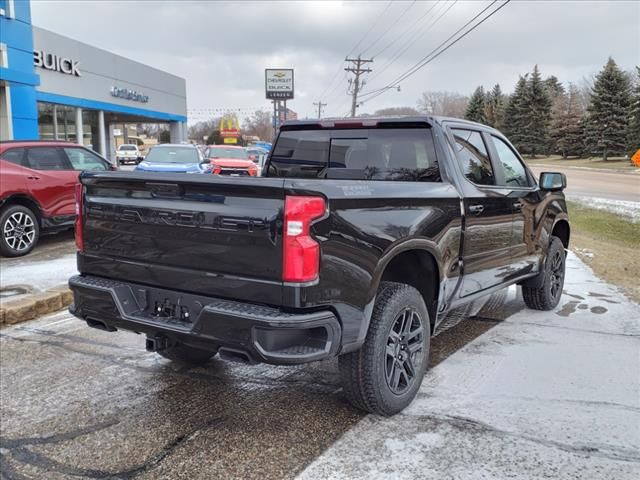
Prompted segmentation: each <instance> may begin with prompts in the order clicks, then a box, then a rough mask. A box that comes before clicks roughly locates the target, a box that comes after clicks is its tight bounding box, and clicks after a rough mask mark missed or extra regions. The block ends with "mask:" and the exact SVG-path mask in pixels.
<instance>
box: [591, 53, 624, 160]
mask: <svg viewBox="0 0 640 480" xmlns="http://www.w3.org/2000/svg"><path fill="white" fill-rule="evenodd" d="M630 106H631V84H630V81H629V78H628V77H627V75H625V73H624V72H623V71H622V70H620V69H619V68H618V66H617V65H616V62H615V61H614V60H613V58H611V57H609V60H608V61H607V64H606V65H605V66H604V68H603V69H602V71H601V72H600V73H599V74H598V75H597V76H596V81H595V82H594V84H593V89H592V91H591V103H590V104H589V107H588V109H587V112H588V116H587V125H586V128H587V132H586V136H587V142H588V144H589V146H590V148H591V149H592V151H597V152H602V158H603V160H607V158H608V157H609V156H610V155H615V154H622V153H624V151H625V147H626V144H627V140H628V138H627V135H628V130H629V128H628V127H629V120H630V118H629V112H630Z"/></svg>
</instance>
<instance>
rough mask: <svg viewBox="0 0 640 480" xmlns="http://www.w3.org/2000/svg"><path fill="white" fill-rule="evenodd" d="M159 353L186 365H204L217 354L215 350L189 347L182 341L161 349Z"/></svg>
mask: <svg viewBox="0 0 640 480" xmlns="http://www.w3.org/2000/svg"><path fill="white" fill-rule="evenodd" d="M158 353H159V354H160V355H161V356H163V357H164V358H167V359H169V360H172V361H174V362H178V363H183V364H185V365H203V364H205V363H207V362H208V361H209V359H210V358H211V357H213V356H214V355H215V354H216V352H215V351H209V350H200V349H199V348H193V347H189V346H187V345H184V344H182V343H177V344H175V345H171V346H169V347H167V348H165V349H163V350H159V351H158Z"/></svg>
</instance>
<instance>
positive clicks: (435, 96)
mask: <svg viewBox="0 0 640 480" xmlns="http://www.w3.org/2000/svg"><path fill="white" fill-rule="evenodd" d="M468 103H469V97H467V96H465V95H461V94H459V93H456V92H432V91H427V92H423V93H422V97H420V99H419V100H418V110H420V111H421V112H423V113H427V114H429V115H442V116H445V117H458V118H462V117H464V112H465V111H466V109H467V104H468Z"/></svg>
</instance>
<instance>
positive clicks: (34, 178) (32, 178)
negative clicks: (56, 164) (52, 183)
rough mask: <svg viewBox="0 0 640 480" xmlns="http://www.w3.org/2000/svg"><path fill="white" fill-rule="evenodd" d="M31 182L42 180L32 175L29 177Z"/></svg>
mask: <svg viewBox="0 0 640 480" xmlns="http://www.w3.org/2000/svg"><path fill="white" fill-rule="evenodd" d="M27 178H28V179H29V180H40V177H36V176H35V175H30V176H28V177H27Z"/></svg>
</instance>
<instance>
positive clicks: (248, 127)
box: [242, 110, 273, 141]
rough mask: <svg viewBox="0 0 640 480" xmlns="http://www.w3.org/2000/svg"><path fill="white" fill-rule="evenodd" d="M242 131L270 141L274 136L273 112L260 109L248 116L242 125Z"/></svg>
mask: <svg viewBox="0 0 640 480" xmlns="http://www.w3.org/2000/svg"><path fill="white" fill-rule="evenodd" d="M242 133H243V134H244V135H254V136H256V137H259V138H260V139H261V140H269V141H270V140H271V137H272V136H273V126H272V118H271V112H266V111H264V110H258V111H256V112H255V113H254V114H253V115H251V117H249V118H246V119H245V120H244V123H243V125H242Z"/></svg>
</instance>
